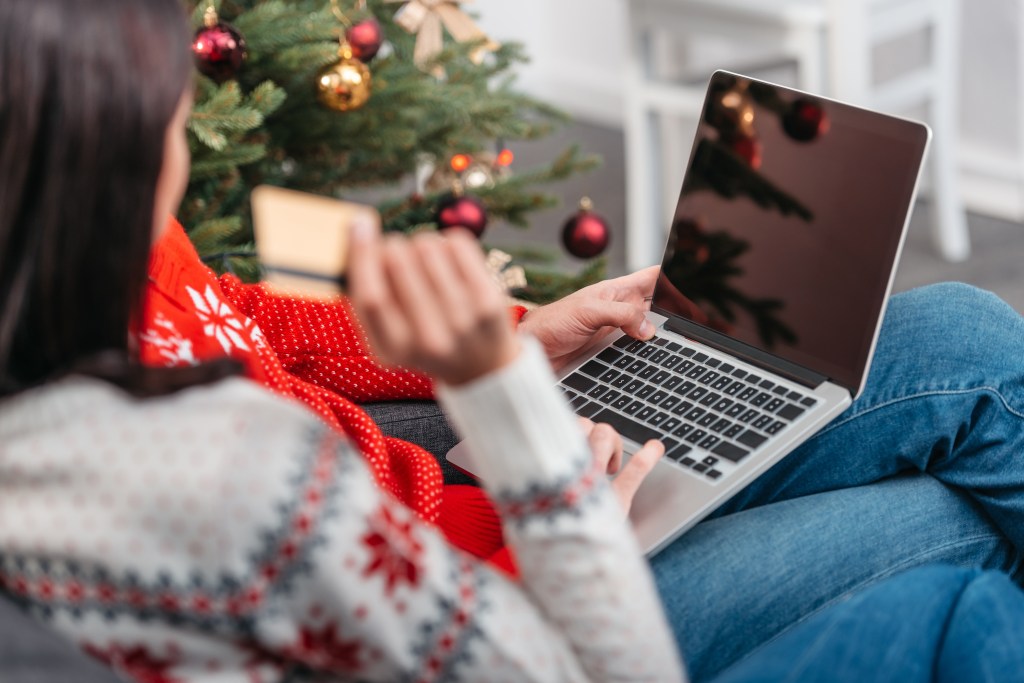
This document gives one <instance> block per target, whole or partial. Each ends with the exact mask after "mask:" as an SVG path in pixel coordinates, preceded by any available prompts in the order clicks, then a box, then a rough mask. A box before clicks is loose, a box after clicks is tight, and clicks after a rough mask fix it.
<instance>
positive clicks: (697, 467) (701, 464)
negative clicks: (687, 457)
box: [693, 462, 708, 472]
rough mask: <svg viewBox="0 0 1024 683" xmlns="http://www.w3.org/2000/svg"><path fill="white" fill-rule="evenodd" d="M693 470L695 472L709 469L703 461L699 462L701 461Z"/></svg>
mask: <svg viewBox="0 0 1024 683" xmlns="http://www.w3.org/2000/svg"><path fill="white" fill-rule="evenodd" d="M693 471H694V472H707V471H708V466H707V465H705V464H704V463H702V462H699V463H697V464H696V465H694V466H693Z"/></svg>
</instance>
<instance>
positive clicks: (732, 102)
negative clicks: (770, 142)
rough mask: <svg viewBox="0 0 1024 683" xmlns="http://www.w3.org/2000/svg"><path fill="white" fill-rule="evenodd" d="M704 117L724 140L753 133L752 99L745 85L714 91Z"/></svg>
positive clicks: (750, 135)
mask: <svg viewBox="0 0 1024 683" xmlns="http://www.w3.org/2000/svg"><path fill="white" fill-rule="evenodd" d="M704 119H705V120H706V121H707V122H708V123H709V124H710V125H711V126H712V127H713V128H714V129H715V130H717V131H718V133H719V135H721V136H722V138H724V139H726V140H731V139H733V138H735V137H738V136H745V137H752V136H753V135H754V99H753V97H751V95H750V93H749V92H748V91H747V89H746V88H745V87H741V86H736V87H733V88H728V89H724V90H721V91H720V92H718V93H716V94H715V95H714V96H713V97H712V99H711V103H710V105H709V106H708V108H707V111H706V113H705V115H704Z"/></svg>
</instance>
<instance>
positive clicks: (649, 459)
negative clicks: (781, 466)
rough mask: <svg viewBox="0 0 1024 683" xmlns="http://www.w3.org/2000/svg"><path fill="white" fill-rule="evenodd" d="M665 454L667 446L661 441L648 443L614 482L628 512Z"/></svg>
mask: <svg viewBox="0 0 1024 683" xmlns="http://www.w3.org/2000/svg"><path fill="white" fill-rule="evenodd" d="M664 454H665V446H664V445H662V443H661V442H660V441H656V440H651V441H648V442H647V443H645V444H644V446H643V448H641V449H640V450H638V451H637V452H636V453H634V454H633V457H631V458H630V459H629V462H628V463H626V466H625V467H623V468H622V471H621V472H619V476H617V477H615V479H614V481H612V488H613V489H614V490H615V494H616V495H617V496H618V497H619V501H620V502H621V503H622V506H623V508H624V509H625V510H626V511H627V512H628V511H629V508H630V506H631V505H632V504H633V496H635V495H636V492H637V490H638V489H639V488H640V485H641V484H642V483H643V482H644V479H645V478H646V477H647V475H648V474H650V472H651V470H652V469H654V466H655V465H656V464H658V460H659V459H660V458H661V456H662V455H664Z"/></svg>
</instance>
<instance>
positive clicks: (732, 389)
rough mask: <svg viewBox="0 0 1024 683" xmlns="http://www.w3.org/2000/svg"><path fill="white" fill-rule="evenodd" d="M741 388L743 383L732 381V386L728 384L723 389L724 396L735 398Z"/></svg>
mask: <svg viewBox="0 0 1024 683" xmlns="http://www.w3.org/2000/svg"><path fill="white" fill-rule="evenodd" d="M743 387H744V384H743V382H740V381H738V380H736V381H733V383H732V384H730V385H729V386H727V387H726V388H725V394H726V396H735V395H736V394H738V393H739V392H740V389H742V388H743Z"/></svg>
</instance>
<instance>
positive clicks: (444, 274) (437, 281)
mask: <svg viewBox="0 0 1024 683" xmlns="http://www.w3.org/2000/svg"><path fill="white" fill-rule="evenodd" d="M414 247H415V248H416V250H417V251H418V252H419V260H420V263H421V264H422V265H423V270H424V273H425V275H426V277H427V279H428V280H429V281H430V284H431V285H432V287H433V289H434V291H435V292H436V293H437V295H438V303H439V304H440V311H439V314H440V315H443V316H444V317H445V318H446V319H447V320H449V321H450V323H451V325H452V327H453V328H454V329H455V330H456V331H465V329H466V327H467V326H468V325H469V324H470V322H471V321H472V316H471V314H470V312H469V307H468V301H469V297H470V290H468V289H467V288H466V285H465V284H464V283H463V282H462V281H461V280H460V278H459V277H458V275H457V274H456V270H455V268H454V267H453V265H452V263H451V258H452V257H451V253H450V251H449V250H448V249H447V248H446V247H445V243H444V239H443V238H442V237H441V236H440V235H438V234H437V233H424V234H422V235H417V237H416V240H415V241H414Z"/></svg>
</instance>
